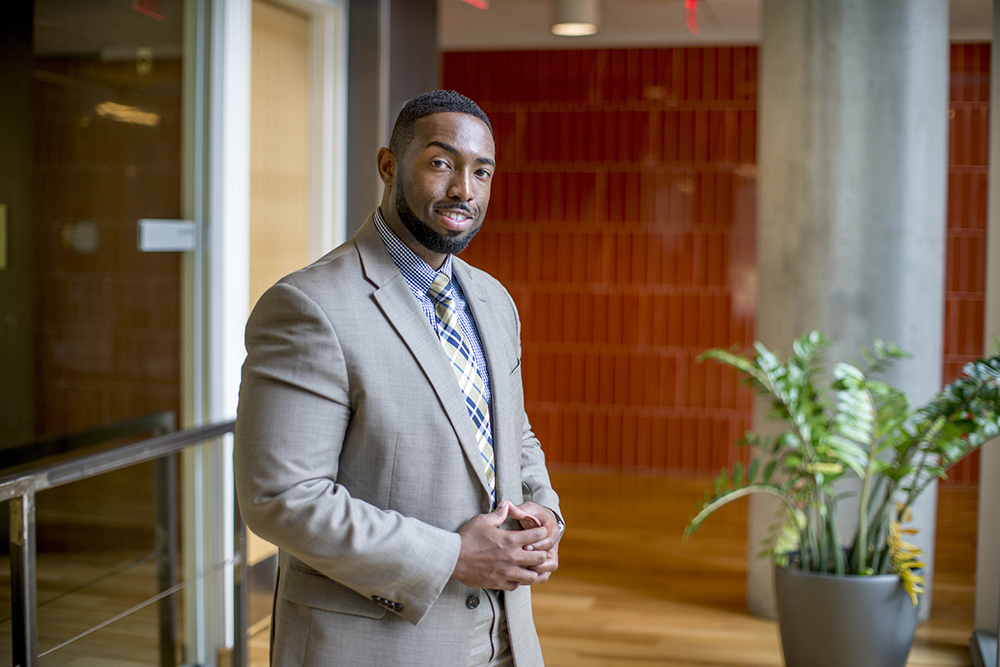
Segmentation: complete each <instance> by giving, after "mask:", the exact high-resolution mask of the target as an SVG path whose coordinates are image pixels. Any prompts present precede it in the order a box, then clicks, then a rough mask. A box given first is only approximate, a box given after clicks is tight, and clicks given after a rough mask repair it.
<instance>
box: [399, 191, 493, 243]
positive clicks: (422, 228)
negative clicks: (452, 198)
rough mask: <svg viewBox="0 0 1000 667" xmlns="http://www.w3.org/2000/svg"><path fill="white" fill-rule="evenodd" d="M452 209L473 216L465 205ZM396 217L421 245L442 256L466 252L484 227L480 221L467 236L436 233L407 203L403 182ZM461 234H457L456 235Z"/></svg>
mask: <svg viewBox="0 0 1000 667" xmlns="http://www.w3.org/2000/svg"><path fill="white" fill-rule="evenodd" d="M450 208H456V209H459V210H461V211H463V212H465V213H469V214H471V211H469V209H468V208H467V207H465V206H463V205H457V206H451V207H450ZM396 215H398V216H399V219H400V221H401V222H402V223H403V226H404V227H406V228H407V229H408V230H409V231H410V233H411V234H413V237H414V238H415V239H417V242H418V243H419V244H420V245H422V246H423V247H425V248H427V249H428V250H430V251H431V252H434V253H437V254H440V255H457V254H458V253H460V252H462V251H463V250H465V248H466V246H468V245H469V242H470V241H472V238H473V237H474V236H475V235H476V234H477V233H478V232H479V230H480V229H481V228H482V226H483V223H482V221H480V222H479V224H478V225H476V226H475V227H473V228H471V229H469V230H468V232H466V234H465V236H457V235H456V236H445V235H444V234H440V233H438V232H436V231H434V230H433V229H431V228H430V226H429V225H428V224H427V223H426V222H424V221H423V220H421V219H420V218H418V217H417V214H416V213H414V212H413V209H412V208H410V205H409V204H408V203H407V202H406V188H405V187H404V183H403V182H402V181H401V182H400V184H399V190H398V191H397V193H396ZM460 233H461V232H456V234H460Z"/></svg>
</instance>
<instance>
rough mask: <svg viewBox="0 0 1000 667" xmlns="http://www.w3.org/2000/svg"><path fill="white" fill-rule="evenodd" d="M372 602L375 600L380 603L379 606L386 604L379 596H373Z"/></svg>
mask: <svg viewBox="0 0 1000 667" xmlns="http://www.w3.org/2000/svg"><path fill="white" fill-rule="evenodd" d="M372 600H374V601H375V602H378V603H379V604H382V603H383V602H385V600H383V599H382V598H380V597H379V596H377V595H373V596H372Z"/></svg>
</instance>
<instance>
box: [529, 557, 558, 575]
mask: <svg viewBox="0 0 1000 667" xmlns="http://www.w3.org/2000/svg"><path fill="white" fill-rule="evenodd" d="M531 569H532V570H533V571H534V572H537V573H538V574H551V573H553V572H555V571H556V570H557V569H559V561H558V560H556V559H555V558H546V559H545V562H544V563H542V564H540V565H535V566H534V567H532V568H531Z"/></svg>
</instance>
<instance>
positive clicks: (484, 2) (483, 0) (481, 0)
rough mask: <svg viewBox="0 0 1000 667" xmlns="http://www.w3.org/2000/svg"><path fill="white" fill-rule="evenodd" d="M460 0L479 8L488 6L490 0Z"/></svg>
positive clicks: (487, 7)
mask: <svg viewBox="0 0 1000 667" xmlns="http://www.w3.org/2000/svg"><path fill="white" fill-rule="evenodd" d="M462 1H463V2H465V3H466V4H469V5H472V6H473V7H477V8H479V9H489V8H490V0H462Z"/></svg>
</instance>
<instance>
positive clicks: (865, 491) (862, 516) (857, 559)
mask: <svg viewBox="0 0 1000 667" xmlns="http://www.w3.org/2000/svg"><path fill="white" fill-rule="evenodd" d="M877 447H878V443H877V440H875V439H874V438H873V439H872V445H871V451H870V452H869V455H868V467H867V468H866V469H865V478H864V480H863V482H862V484H861V502H860V503H859V505H858V541H857V543H856V544H855V547H854V563H855V570H856V572H857V573H858V574H862V573H863V572H864V570H865V569H866V567H867V564H868V499H869V496H870V494H871V491H872V476H873V475H874V474H875V462H876V461H877V460H878V458H877V457H876V455H875V452H876V450H877Z"/></svg>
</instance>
